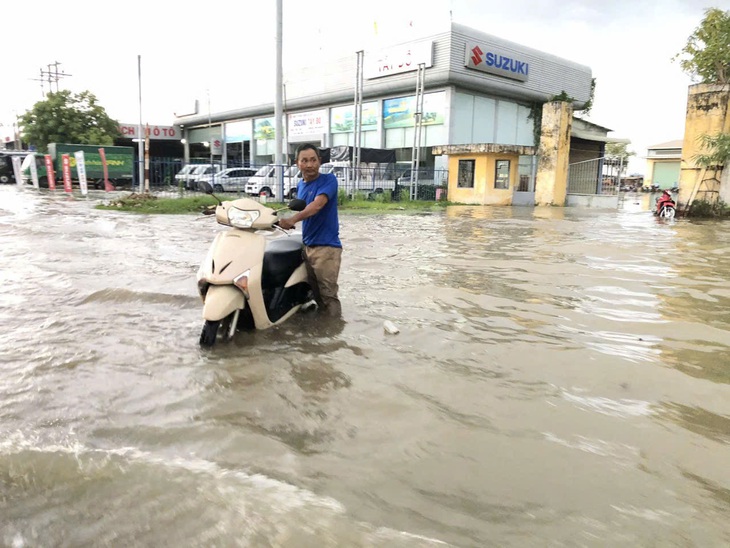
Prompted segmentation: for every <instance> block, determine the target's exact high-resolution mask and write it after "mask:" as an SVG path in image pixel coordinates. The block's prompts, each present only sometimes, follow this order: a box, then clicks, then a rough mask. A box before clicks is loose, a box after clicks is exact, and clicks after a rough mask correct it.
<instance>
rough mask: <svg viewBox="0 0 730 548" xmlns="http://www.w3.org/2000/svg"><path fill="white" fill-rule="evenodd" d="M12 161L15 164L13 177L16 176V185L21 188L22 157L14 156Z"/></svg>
mask: <svg viewBox="0 0 730 548" xmlns="http://www.w3.org/2000/svg"><path fill="white" fill-rule="evenodd" d="M11 161H12V162H13V175H15V184H17V185H18V186H21V185H22V184H23V177H22V172H21V170H20V165H21V163H22V162H23V160H21V159H20V156H13V157H12V158H11Z"/></svg>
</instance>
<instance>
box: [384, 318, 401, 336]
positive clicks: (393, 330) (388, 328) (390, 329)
mask: <svg viewBox="0 0 730 548" xmlns="http://www.w3.org/2000/svg"><path fill="white" fill-rule="evenodd" d="M383 328H384V329H385V332H386V333H389V334H390V335H396V334H398V333H400V329H398V328H397V327H396V325H395V324H394V323H393V322H391V321H390V320H385V321H384V322H383Z"/></svg>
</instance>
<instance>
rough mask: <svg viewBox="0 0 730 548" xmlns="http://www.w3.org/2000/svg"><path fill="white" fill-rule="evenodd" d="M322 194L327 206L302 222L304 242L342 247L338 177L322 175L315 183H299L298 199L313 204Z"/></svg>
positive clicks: (327, 174)
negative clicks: (338, 207)
mask: <svg viewBox="0 0 730 548" xmlns="http://www.w3.org/2000/svg"><path fill="white" fill-rule="evenodd" d="M320 194H324V195H326V196H327V205H325V206H324V207H323V208H322V209H320V210H319V213H317V214H316V215H314V216H312V217H309V218H308V219H304V221H302V240H304V244H305V245H310V246H311V245H328V246H331V247H342V243H341V242H340V221H339V218H338V216H337V177H335V176H334V174H332V173H320V174H319V177H317V178H316V179H315V180H314V181H309V182H308V183H307V182H305V181H304V180H303V179H302V180H301V181H299V185H298V186H297V198H299V199H301V200H304V201H305V202H306V203H307V205H309V204H311V203H312V202H313V201H314V199H315V198H316V197H317V196H319V195H320Z"/></svg>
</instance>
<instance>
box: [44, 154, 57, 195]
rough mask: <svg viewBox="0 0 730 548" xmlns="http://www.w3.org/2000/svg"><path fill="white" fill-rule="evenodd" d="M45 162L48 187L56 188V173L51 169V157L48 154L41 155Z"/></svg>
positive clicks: (50, 188)
mask: <svg viewBox="0 0 730 548" xmlns="http://www.w3.org/2000/svg"><path fill="white" fill-rule="evenodd" d="M43 160H44V161H45V163H46V176H47V177H48V189H49V190H56V173H55V172H54V171H53V159H52V158H51V155H50V154H46V155H45V156H44V157H43Z"/></svg>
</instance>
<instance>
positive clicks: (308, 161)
mask: <svg viewBox="0 0 730 548" xmlns="http://www.w3.org/2000/svg"><path fill="white" fill-rule="evenodd" d="M319 164H320V162H319V155H318V154H317V153H316V152H315V151H314V150H311V149H305V150H302V151H301V152H300V153H299V156H298V157H297V167H298V168H299V169H301V170H302V179H304V180H305V181H307V182H309V181H314V180H315V179H316V178H317V177H318V176H319Z"/></svg>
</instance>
